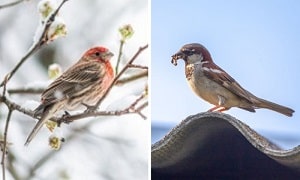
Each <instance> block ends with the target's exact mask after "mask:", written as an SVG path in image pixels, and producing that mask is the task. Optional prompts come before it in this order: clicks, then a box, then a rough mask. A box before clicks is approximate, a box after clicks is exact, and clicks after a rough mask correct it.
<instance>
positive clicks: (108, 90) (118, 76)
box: [90, 44, 148, 111]
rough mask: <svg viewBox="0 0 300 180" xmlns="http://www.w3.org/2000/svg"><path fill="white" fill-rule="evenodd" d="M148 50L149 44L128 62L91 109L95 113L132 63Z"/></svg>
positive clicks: (141, 48)
mask: <svg viewBox="0 0 300 180" xmlns="http://www.w3.org/2000/svg"><path fill="white" fill-rule="evenodd" d="M147 48H148V44H147V45H145V46H143V47H140V48H139V50H138V51H137V52H136V53H135V55H134V56H133V57H132V58H131V59H130V60H129V61H128V63H127V64H126V66H125V67H124V68H123V69H122V70H121V71H120V73H119V74H118V75H117V76H116V77H115V78H114V80H113V82H112V83H111V84H110V86H109V87H108V89H107V90H106V91H105V93H104V94H103V96H102V97H101V99H100V100H99V101H98V102H97V103H96V105H95V106H93V107H92V108H90V110H92V111H94V110H96V109H97V108H98V107H99V105H100V104H101V102H102V101H103V99H105V97H106V96H107V95H108V93H109V92H110V90H111V88H112V87H113V85H114V84H115V83H116V82H117V80H118V79H119V78H120V76H121V75H122V74H123V73H124V72H125V71H126V70H127V69H128V65H129V64H132V62H133V61H134V60H135V59H136V58H137V57H138V56H139V55H140V53H141V52H143V51H144V50H145V49H147Z"/></svg>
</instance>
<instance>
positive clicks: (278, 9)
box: [151, 0, 300, 146]
mask: <svg viewBox="0 0 300 180" xmlns="http://www.w3.org/2000/svg"><path fill="white" fill-rule="evenodd" d="M151 6H152V7H151V8H152V10H151V21H152V22H151V23H152V24H151V44H152V53H151V56H152V57H151V67H152V71H151V111H152V112H151V113H152V114H151V116H152V122H153V123H168V124H169V123H171V124H174V125H175V124H178V123H179V122H180V121H181V120H183V119H184V118H186V117H187V116H189V115H192V114H196V113H199V112H204V111H207V110H208V109H210V108H211V107H212V105H210V104H208V103H206V102H204V101H203V100H201V99H200V98H198V97H197V96H196V95H194V93H193V92H192V91H191V90H190V89H189V87H188V84H187V82H186V80H185V77H184V63H183V61H179V63H178V65H177V66H173V65H172V64H171V55H173V54H174V53H175V52H177V51H178V50H179V49H180V47H181V46H183V45H184V44H187V43H192V42H197V43H201V44H203V45H204V46H205V47H206V48H207V49H208V50H209V51H210V53H211V55H212V58H213V59H214V61H215V63H216V64H218V65H219V66H220V67H222V68H223V69H224V70H226V71H227V72H228V73H229V74H230V75H231V76H232V77H233V78H234V79H235V80H236V81H238V82H239V83H240V84H241V85H242V86H243V87H244V88H245V89H247V90H249V91H250V92H252V93H253V94H255V95H256V96H258V97H261V98H264V99H267V100H270V101H273V102H276V103H278V104H282V105H285V106H288V107H291V108H292V109H294V110H295V111H296V112H295V113H294V116H293V117H291V118H289V117H286V116H284V115H281V114H278V113H276V112H273V111H269V110H262V109H261V110H260V109H259V110H257V112H256V113H250V112H247V111H244V110H241V109H238V108H232V109H231V110H229V111H227V112H226V113H228V114H230V115H232V116H235V117H236V118H238V119H240V120H242V121H243V122H245V123H246V124H248V125H249V126H250V127H252V128H253V129H255V130H256V131H258V132H260V133H262V134H263V135H265V136H266V137H267V138H269V139H271V140H273V141H275V142H276V138H274V137H272V136H270V135H269V134H276V135H281V134H282V135H285V136H288V137H293V138H298V140H299V141H298V142H299V143H298V144H300V118H299V117H300V115H299V110H300V109H299V105H298V103H299V92H300V87H299V77H300V76H299V74H300V73H299V67H300V65H299V62H300V54H299V50H300V20H299V17H300V1H296V0H294V1H293V0H289V1H260V0H254V1H251V2H250V1H248V2H245V1H233V0H232V1H230V0H229V1H199V0H194V1H192V0H190V1H171V0H164V1H159V0H152V4H151ZM266 132H268V133H266ZM264 133H265V134H264ZM268 136H270V137H268ZM277 143H279V145H282V144H284V142H277ZM295 145H297V144H293V145H291V146H295Z"/></svg>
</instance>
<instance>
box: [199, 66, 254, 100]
mask: <svg viewBox="0 0 300 180" xmlns="http://www.w3.org/2000/svg"><path fill="white" fill-rule="evenodd" d="M209 65H210V67H205V64H204V67H203V71H204V74H205V75H206V76H207V77H208V78H210V79H212V80H213V81H215V82H217V83H219V84H220V85H222V86H223V87H225V88H226V89H228V90H229V91H231V92H233V93H234V94H236V95H237V96H239V97H242V98H244V99H246V100H248V101H249V102H250V103H252V102H253V95H252V94H251V93H250V92H248V91H247V90H245V89H244V88H242V86H241V85H239V83H237V82H236V81H235V80H234V79H233V78H232V77H231V76H230V75H229V74H227V73H226V72H225V71H224V70H223V69H222V68H220V67H219V66H217V65H216V64H213V63H212V64H209Z"/></svg>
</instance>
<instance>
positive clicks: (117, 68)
mask: <svg viewBox="0 0 300 180" xmlns="http://www.w3.org/2000/svg"><path fill="white" fill-rule="evenodd" d="M124 43H125V41H124V40H121V41H120V47H119V54H118V60H117V65H116V74H118V73H119V66H120V62H121V57H122V54H123V46H124Z"/></svg>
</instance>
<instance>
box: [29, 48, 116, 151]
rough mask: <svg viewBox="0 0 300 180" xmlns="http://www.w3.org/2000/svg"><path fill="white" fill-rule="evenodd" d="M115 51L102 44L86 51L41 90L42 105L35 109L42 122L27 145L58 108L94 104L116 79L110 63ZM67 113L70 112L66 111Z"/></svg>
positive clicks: (63, 108)
mask: <svg viewBox="0 0 300 180" xmlns="http://www.w3.org/2000/svg"><path fill="white" fill-rule="evenodd" d="M113 55H114V54H113V53H112V52H110V51H109V50H108V49H107V48H105V47H102V46H99V47H94V48H91V49H89V50H87V51H86V52H85V53H84V54H83V56H82V57H81V58H80V59H79V60H78V61H77V63H75V64H74V65H73V66H71V67H70V68H69V69H67V70H66V71H65V72H64V73H62V74H61V75H60V76H59V77H58V78H57V79H56V80H54V81H53V82H52V83H51V84H50V85H49V86H48V87H47V88H46V89H45V91H44V92H43V93H42V96H41V104H40V105H39V106H38V107H37V108H36V109H35V110H34V113H35V117H39V119H40V120H39V121H38V122H37V124H36V125H35V126H34V128H33V129H32V131H31V132H30V134H29V135H28V138H27V140H26V142H25V145H28V144H29V143H30V142H31V140H32V139H33V138H34V137H35V136H36V134H37V133H38V131H39V130H40V129H41V128H42V127H43V125H44V124H45V122H46V121H47V120H49V119H50V118H51V117H52V116H53V115H55V114H56V113H57V112H59V111H65V112H66V111H67V110H76V109H78V108H81V107H84V106H86V107H87V108H88V107H90V106H93V105H95V104H96V103H97V102H98V100H99V99H101V97H102V96H103V94H104V92H105V91H106V90H107V89H108V87H109V86H110V84H111V83H112V82H113V79H114V71H113V68H112V66H111V63H110V59H111V58H112V57H113ZM67 114H68V113H67Z"/></svg>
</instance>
